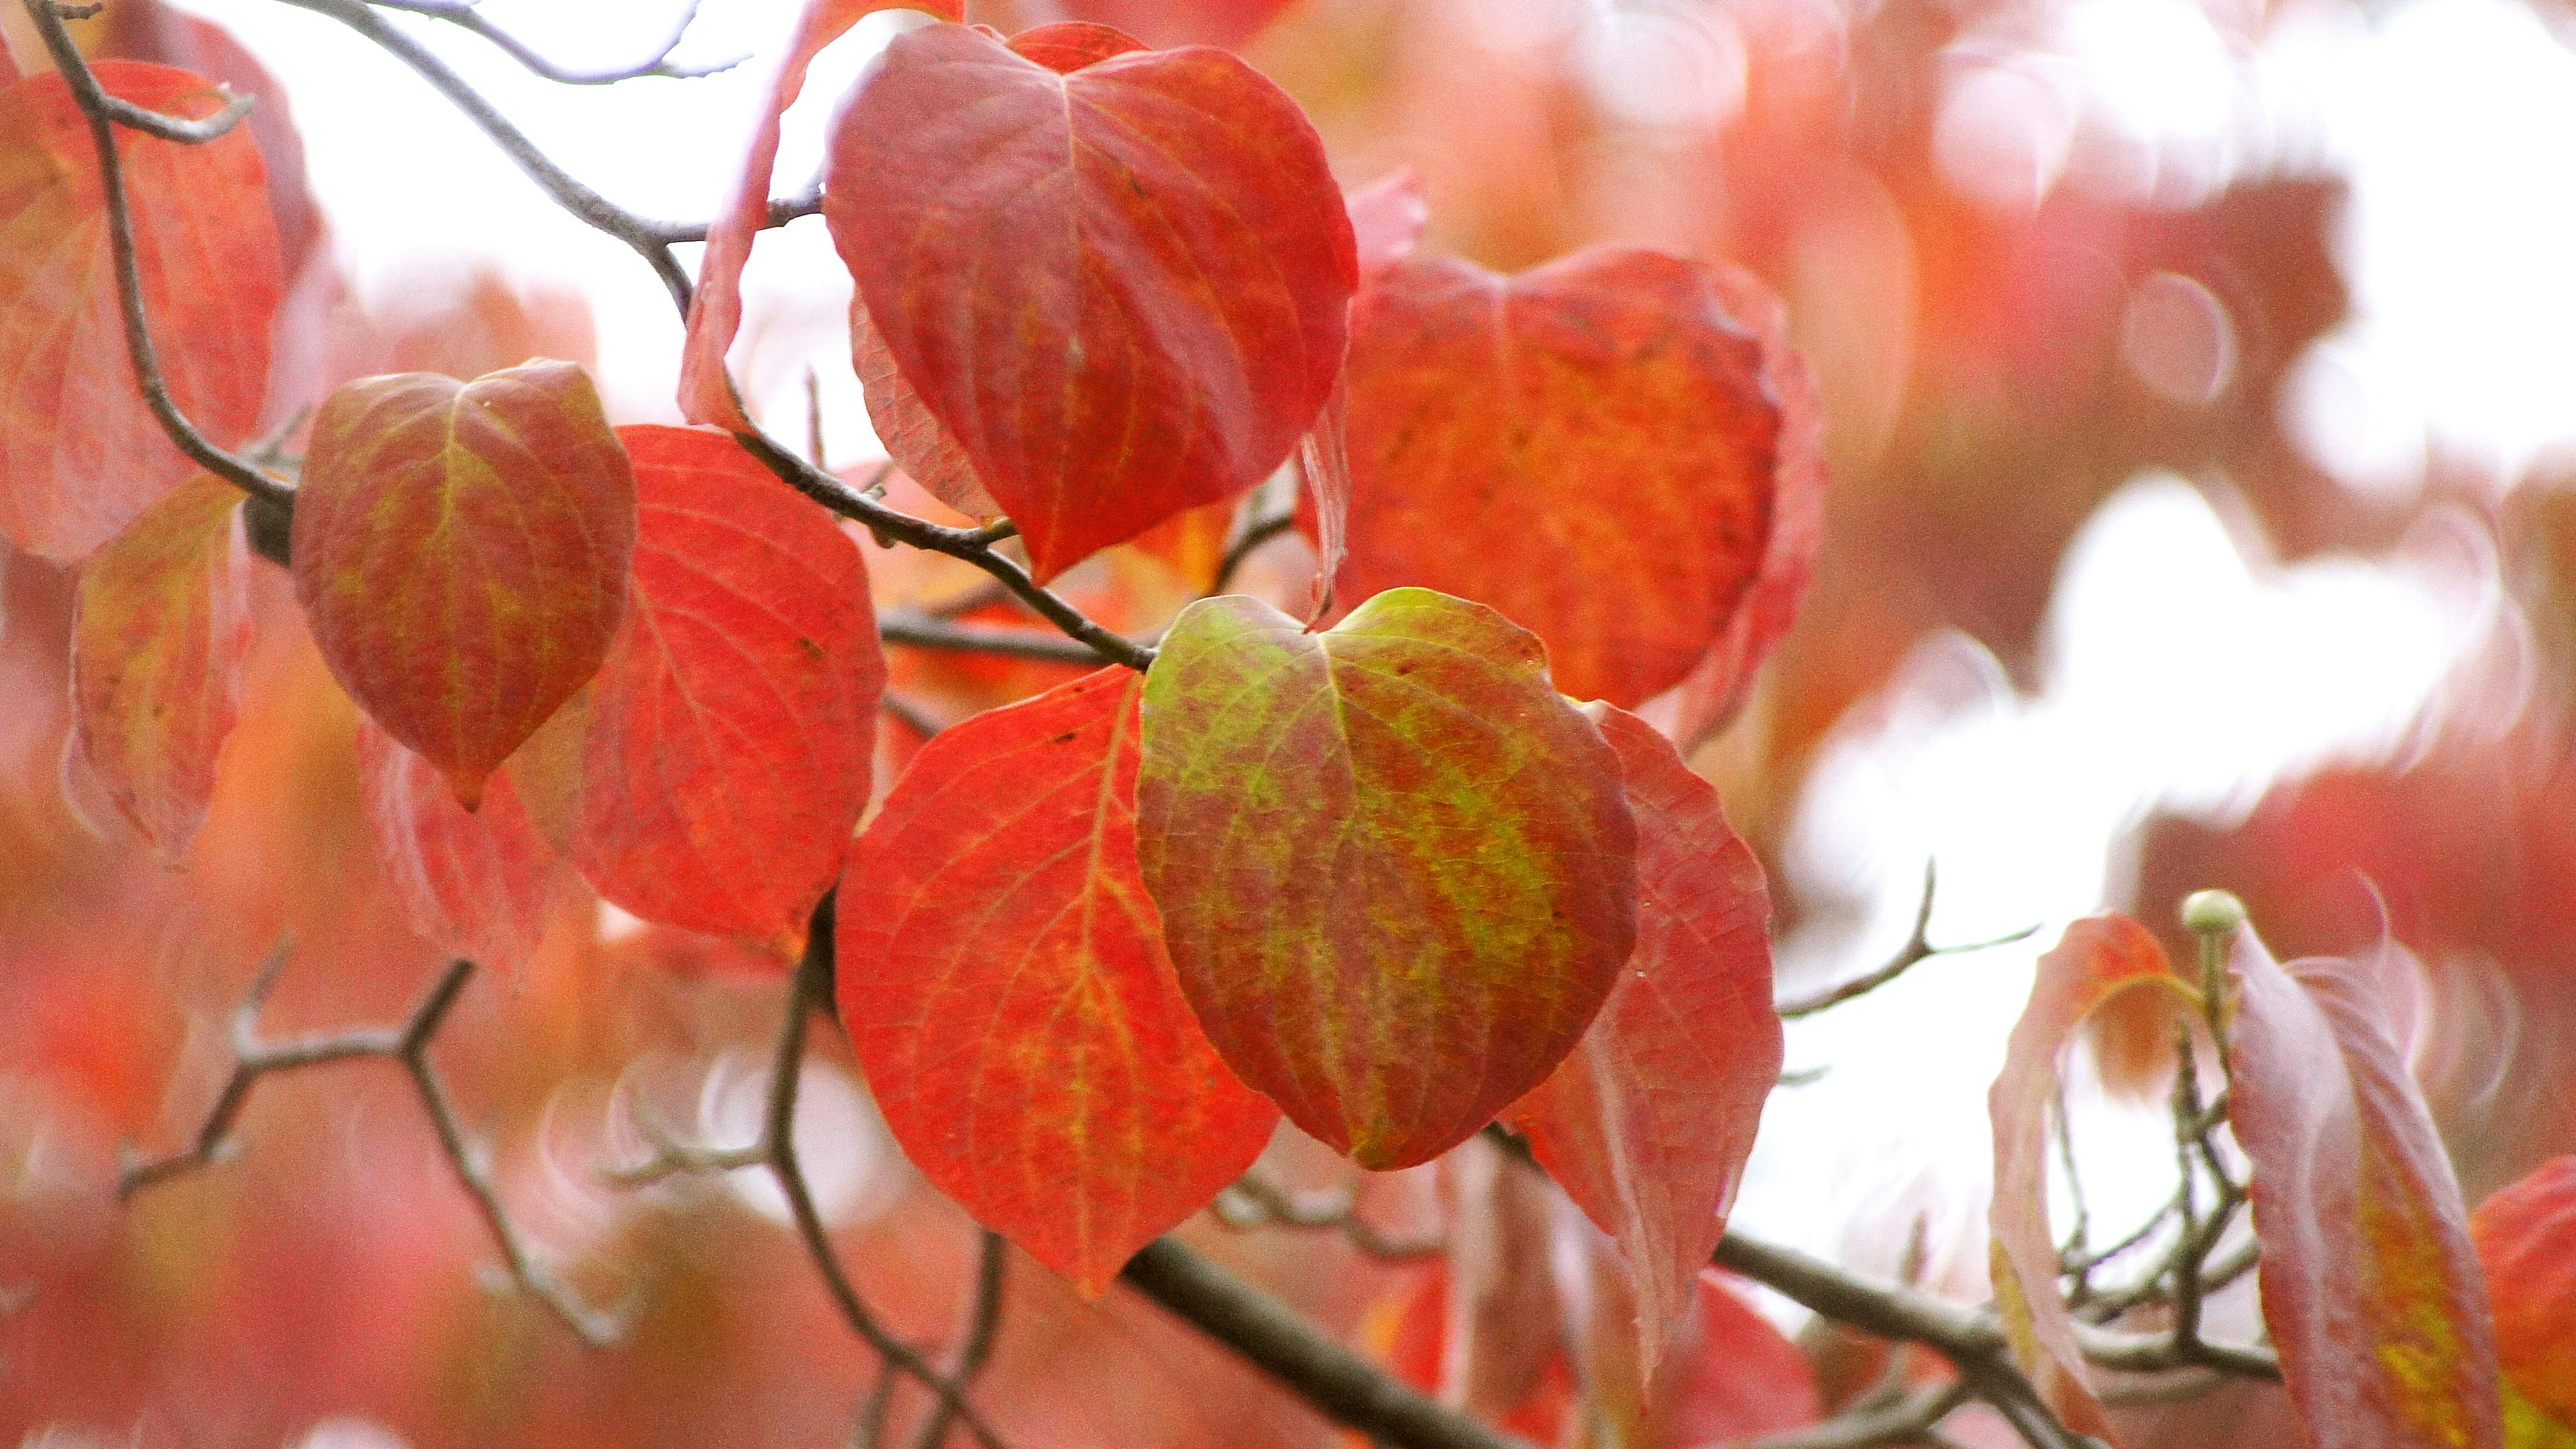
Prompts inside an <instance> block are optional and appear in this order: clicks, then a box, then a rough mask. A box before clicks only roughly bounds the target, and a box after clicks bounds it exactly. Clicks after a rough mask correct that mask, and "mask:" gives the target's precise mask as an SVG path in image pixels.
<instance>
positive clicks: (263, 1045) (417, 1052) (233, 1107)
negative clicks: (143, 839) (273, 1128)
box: [116, 947, 631, 1347]
mask: <svg viewBox="0 0 2576 1449" xmlns="http://www.w3.org/2000/svg"><path fill="white" fill-rule="evenodd" d="M285 964H286V950H285V948H284V947H280V948H279V949H278V950H277V951H275V952H274V953H272V954H271V955H270V956H269V959H268V961H267V962H266V964H264V965H263V966H261V968H260V972H259V975H258V977H257V978H256V979H254V980H253V981H252V983H251V988H250V990H249V992H248V993H247V994H245V995H244V996H243V998H242V1004H241V1005H240V1007H239V1008H237V1009H236V1010H235V1011H234V1013H233V1024H232V1048H233V1067H232V1072H231V1074H230V1075H229V1076H227V1077H226V1078H225V1079H224V1085H223V1089H222V1090H221V1091H220V1092H218V1093H216V1095H215V1102H214V1105H213V1106H212V1107H211V1108H209V1109H208V1110H207V1112H206V1120H205V1124H204V1125H203V1126H202V1127H201V1128H199V1129H198V1132H197V1136H196V1140H195V1141H194V1142H192V1143H190V1144H189V1145H188V1146H187V1147H185V1148H182V1149H180V1150H178V1151H176V1152H172V1153H169V1154H167V1155H165V1156H162V1157H157V1158H152V1159H149V1160H142V1161H129V1162H127V1163H126V1164H125V1165H124V1167H123V1168H122V1169H121V1170H120V1171H119V1172H118V1174H117V1184H116V1195H117V1196H118V1197H119V1198H130V1197H132V1196H133V1195H134V1194H136V1193H138V1192H141V1191H142V1190H143V1189H145V1188H147V1187H151V1186H153V1185H155V1184H157V1183H163V1182H167V1181H170V1180H171V1179H173V1178H176V1177H180V1176H183V1175H185V1174H188V1173H191V1172H195V1171H198V1170H200V1169H202V1168H206V1167H210V1166H213V1165H214V1164H216V1163H219V1162H221V1161H223V1160H224V1159H225V1158H226V1157H227V1156H229V1155H230V1153H231V1150H232V1147H233V1142H234V1139H233V1136H232V1129H233V1126H234V1124H235V1123H236V1122H237V1121H238V1120H239V1119H240V1117H241V1113H242V1109H243V1108H244V1107H246V1106H248V1105H249V1102H250V1095H251V1091H252V1089H253V1088H255V1087H256V1086H258V1085H259V1082H260V1080H261V1079H262V1078H264V1077H267V1076H270V1075H272V1074H274V1073H278V1072H289V1071H297V1070H300V1069H302V1068H305V1067H317V1066H323V1065H327V1064H329V1063H332V1062H345V1061H358V1060H365V1059H369V1058H374V1059H379V1060H384V1061H390V1062H393V1063H395V1064H396V1065H398V1066H400V1067H401V1068H402V1069H403V1071H404V1073H405V1074H406V1075H407V1076H409V1077H410V1079H411V1083H412V1087H413V1089H414V1091H415V1092H416V1093H417V1094H418V1095H419V1097H420V1102H421V1107H422V1109H423V1110H424V1111H425V1112H426V1113H427V1114H428V1116H429V1121H430V1125H431V1127H432V1128H434V1129H435V1130H436V1131H437V1133H438V1144H439V1148H440V1151H441V1152H442V1153H443V1154H444V1155H445V1157H446V1159H447V1163H448V1166H449V1168H450V1169H451V1170H452V1171H453V1172H454V1173H455V1174H456V1180H457V1183H458V1185H459V1186H461V1187H463V1188H464V1189H465V1192H466V1195H467V1196H468V1197H470V1198H472V1199H473V1200H474V1206H475V1210H476V1211H477V1212H478V1213H479V1214H481V1216H482V1218H483V1224H484V1227H485V1228H486V1229H487V1230H489V1232H490V1233H491V1236H492V1241H493V1243H494V1245H495V1246H497V1247H498V1248H499V1249H500V1250H501V1257H502V1260H503V1261H504V1262H505V1263H506V1264H507V1265H508V1267H509V1270H510V1276H511V1278H512V1279H513V1280H514V1281H516V1282H517V1283H518V1285H519V1287H520V1288H521V1289H522V1290H524V1291H525V1292H527V1293H528V1294H529V1295H530V1296H532V1297H534V1298H536V1299H537V1300H538V1301H539V1302H541V1303H543V1304H544V1305H545V1306H546V1308H547V1309H548V1310H549V1311H551V1312H552V1313H553V1314H554V1315H555V1317H557V1318H559V1319H561V1320H563V1323H564V1326H565V1327H567V1328H570V1329H571V1330H572V1331H573V1333H574V1334H575V1335H577V1336H578V1337H579V1338H580V1339H581V1341H582V1342H584V1343H586V1344H589V1345H591V1346H592V1347H600V1346H603V1345H606V1344H609V1343H613V1342H615V1341H616V1340H617V1339H618V1338H620V1337H622V1336H623V1335H624V1333H625V1329H626V1324H627V1321H628V1319H629V1318H630V1317H631V1313H630V1312H628V1311H625V1310H620V1311H617V1312H610V1313H604V1312H601V1311H600V1310H598V1309H594V1308H591V1307H589V1306H587V1305H585V1304H584V1303H582V1302H581V1300H580V1298H579V1297H578V1296H577V1295H575V1294H574V1293H573V1291H572V1289H571V1288H570V1287H569V1286H567V1285H566V1284H564V1283H563V1282H561V1281H560V1280H558V1279H556V1278H555V1277H554V1276H553V1275H552V1274H550V1273H548V1272H547V1271H546V1270H545V1269H544V1268H542V1267H540V1266H539V1265H538V1263H537V1262H536V1260H535V1258H534V1257H533V1256H531V1255H530V1253H529V1252H528V1248H527V1242H526V1240H525V1239H523V1238H522V1237H521V1236H520V1235H519V1230H518V1227H517V1226H516V1225H515V1224H514V1223H512V1222H511V1221H510V1216H509V1213H508V1211H507V1210H506V1209H505V1208H504V1207H503V1206H502V1204H501V1196H500V1192H499V1190H498V1189H497V1188H496V1187H495V1186H494V1185H493V1182H492V1176H491V1172H490V1170H489V1168H488V1167H487V1166H486V1165H485V1163H484V1161H483V1160H482V1153H481V1152H480V1150H479V1149H478V1148H477V1147H476V1146H475V1145H474V1144H473V1143H471V1142H469V1141H468V1140H467V1138H466V1135H465V1129H464V1127H463V1126H462V1125H461V1124H460V1123H459V1122H458V1120H457V1116H456V1108H455V1104H454V1102H453V1101H452V1100H451V1099H450V1098H449V1096H448V1094H447V1087H446V1084H445V1082H443V1081H442V1080H441V1079H440V1077H439V1075H438V1070H437V1068H436V1067H435V1066H433V1065H432V1064H431V1063H430V1060H429V1046H430V1042H431V1041H432V1039H434V1038H435V1037H436V1036H437V1034H438V1029H439V1028H440V1027H441V1026H442V1025H444V1024H445V1023H446V1021H447V1017H448V1012H449V1011H450V1009H451V1008H453V1007H454V1006H455V1005H456V999H457V997H458V996H459V995H460V994H462V993H463V992H464V990H465V984H466V982H467V981H468V980H469V979H471V978H472V976H473V974H474V963H473V962H471V961H455V962H451V963H449V965H448V967H447V969H446V970H445V971H444V972H442V973H440V975H439V978H438V980H437V982H436V983H435V984H433V985H432V986H431V987H430V989H429V993H428V994H427V995H426V996H423V997H422V998H421V1001H420V1004H419V1005H418V1006H416V1007H414V1008H412V1013H411V1015H410V1016H409V1017H408V1018H406V1019H405V1020H404V1022H403V1024H402V1025H400V1026H397V1027H358V1028H353V1029H351V1030H347V1031H341V1032H335V1033H330V1034H327V1035H311V1036H302V1037H296V1038H293V1039H291V1040H288V1041H282V1042H269V1041H263V1040H261V1039H260V1036H259V1012H260V1007H261V1006H262V1005H263V1004H265V1003H266V1001H267V999H268V993H269V990H270V988H272V987H273V986H275V985H276V982H277V975H278V972H279V971H280V970H281V969H282V968H283V967H284V966H285Z"/></svg>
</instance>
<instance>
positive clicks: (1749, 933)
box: [1506, 704, 1781, 1372]
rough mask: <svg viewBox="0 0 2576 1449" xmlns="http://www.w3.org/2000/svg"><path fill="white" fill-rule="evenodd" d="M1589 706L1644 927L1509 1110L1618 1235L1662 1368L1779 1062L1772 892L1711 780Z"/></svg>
mask: <svg viewBox="0 0 2576 1449" xmlns="http://www.w3.org/2000/svg"><path fill="white" fill-rule="evenodd" d="M1585 713H1587V714H1589V715H1591V716H1592V719H1593V722H1594V723H1595V724H1596V725H1598V726H1599V727H1600V729H1601V735H1602V738H1603V739H1605V740H1607V741H1609V744H1610V747H1611V748H1612V749H1613V750H1615V751H1617V752H1618V756H1619V763H1620V765H1621V767H1622V769H1623V772H1624V777H1625V779H1626V785H1627V796H1628V807H1629V809H1630V810H1631V811H1632V812H1634V814H1635V816H1636V821H1637V945H1636V949H1635V952H1634V953H1633V954H1632V955H1630V956H1629V958H1628V969H1627V970H1625V971H1622V972H1620V973H1619V984H1618V985H1617V986H1616V987H1615V988H1613V989H1612V991H1611V993H1610V999H1609V1000H1608V1002H1606V1003H1605V1004H1604V1005H1603V1006H1602V1008H1601V1014H1600V1015H1599V1016H1598V1017H1596V1018H1594V1019H1593V1022H1592V1028H1591V1030H1589V1031H1587V1032H1585V1033H1584V1034H1583V1041H1582V1043H1581V1044H1580V1045H1579V1046H1577V1047H1576V1048H1575V1049H1574V1052H1573V1054H1572V1055H1570V1056H1568V1057H1567V1058H1566V1059H1565V1061H1564V1062H1563V1063H1562V1064H1561V1065H1559V1066H1558V1067H1557V1069H1556V1071H1555V1073H1554V1074H1553V1075H1551V1076H1550V1077H1549V1078H1548V1079H1547V1080H1546V1081H1545V1082H1543V1083H1541V1084H1540V1086H1539V1088H1538V1089H1537V1090H1536V1091H1534V1092H1532V1093H1530V1094H1529V1095H1528V1096H1526V1097H1523V1098H1522V1099H1521V1100H1520V1101H1518V1102H1516V1103H1514V1104H1513V1106H1512V1109H1511V1111H1510V1112H1509V1113H1507V1114H1506V1120H1507V1121H1508V1122H1509V1123H1510V1124H1511V1126H1512V1127H1513V1129H1514V1130H1515V1131H1518V1132H1519V1133H1521V1134H1522V1135H1523V1136H1524V1137H1527V1138H1528V1139H1529V1144H1530V1152H1531V1154H1532V1155H1533V1156H1535V1157H1536V1158H1537V1159H1538V1161H1539V1165H1540V1166H1542V1167H1544V1168H1546V1169H1547V1170H1548V1174H1549V1175H1550V1176H1552V1177H1554V1178H1555V1179H1556V1181H1557V1183H1558V1185H1559V1186H1561V1187H1563V1188H1564V1189H1565V1192H1566V1196H1568V1197H1570V1198H1572V1199H1573V1200H1574V1202H1575V1205H1576V1206H1578V1207H1580V1208H1582V1209H1583V1211H1584V1214H1585V1215H1586V1216H1588V1217H1590V1218H1591V1219H1592V1221H1593V1222H1594V1224H1596V1225H1597V1226H1599V1227H1600V1229H1601V1230H1602V1231H1603V1232H1605V1233H1608V1234H1610V1235H1611V1236H1612V1237H1613V1238H1615V1239H1616V1240H1617V1241H1618V1244H1619V1248H1620V1251H1621V1252H1622V1253H1623V1254H1624V1255H1625V1256H1626V1258H1627V1260H1628V1264H1629V1267H1630V1269H1631V1271H1632V1272H1633V1273H1634V1274H1635V1277H1636V1284H1637V1294H1636V1298H1637V1315H1638V1329H1639V1335H1640V1357H1641V1359H1642V1363H1641V1365H1640V1367H1641V1368H1642V1369H1643V1370H1644V1371H1647V1372H1652V1371H1653V1369H1654V1367H1655V1365H1656V1363H1657V1362H1658V1361H1659V1360H1660V1359H1661V1358H1662V1353H1663V1342H1664V1338H1665V1335H1666V1334H1667V1333H1668V1332H1670V1330H1671V1329H1672V1326H1673V1324H1674V1323H1675V1321H1676V1320H1678V1319H1679V1318H1680V1316H1681V1314H1682V1313H1683V1311H1684V1310H1685V1309H1687V1308H1688V1307H1689V1306H1690V1304H1691V1300H1692V1296H1693V1294H1694V1293H1695V1292H1696V1291H1697V1290H1696V1289H1695V1287H1694V1285H1695V1284H1697V1283H1698V1282H1699V1278H1700V1274H1701V1272H1702V1271H1703V1270H1704V1269H1706V1268H1707V1266H1708V1260H1709V1254H1710V1253H1711V1252H1712V1251H1714V1250H1715V1249H1716V1247H1717V1240H1718V1237H1719V1235H1720V1234H1721V1233H1722V1232H1723V1231H1724V1230H1725V1226H1726V1214H1727V1210H1728V1208H1729V1207H1730V1206H1731V1205H1732V1204H1733V1202H1734V1199H1735V1189H1736V1186H1737V1184H1738V1183H1739V1182H1740V1181H1741V1180H1742V1176H1743V1172H1744V1160H1745V1157H1746V1156H1747V1155H1748V1154H1749V1153H1751V1152H1752V1150H1753V1135H1754V1129H1755V1128H1756V1127H1758V1126H1759V1125H1760V1123H1761V1120H1762V1104H1763V1102H1764V1101H1765V1100H1766V1099H1767V1098H1768V1097H1769V1096H1770V1095H1771V1088H1772V1085H1773V1084H1774V1083H1775V1082H1776V1081H1777V1080H1778V1078H1779V1074H1780V1057H1781V1038H1780V1018H1779V1015H1778V1014H1777V1013H1776V1012H1774V1011H1773V1010H1772V1009H1771V940H1770V923H1771V922H1770V917H1771V898H1770V893H1769V891H1768V890H1767V889H1766V888H1765V887H1764V884H1763V880H1762V864H1761V862H1760V861H1758V860H1756V859H1754V857H1753V851H1752V850H1751V848H1750V847H1748V846H1746V845H1745V843H1744V842H1743V841H1741V840H1739V839H1737V838H1736V835H1735V832H1734V831H1732V830H1730V829H1728V828H1727V824H1726V816H1725V814H1724V812H1723V810H1722V809H1721V808H1720V806H1719V804H1718V798H1717V790H1716V789H1715V787H1713V786H1711V785H1710V784H1709V783H1708V782H1707V781H1706V780H1703V779H1701V778H1700V777H1699V776H1697V775H1694V774H1692V773H1691V772H1690V768H1689V767H1688V766H1686V765H1684V764H1683V763H1682V760H1681V756H1679V755H1678V754H1676V753H1674V751H1673V747H1672V745H1671V744H1669V743H1668V742H1666V741H1665V739H1664V737H1663V736H1661V735H1659V734H1657V733H1655V731H1654V730H1653V728H1651V727H1650V726H1648V725H1647V724H1645V723H1644V722H1643V721H1641V720H1639V719H1637V718H1636V717H1635V716H1634V715H1631V714H1629V713H1627V712H1626V711H1624V710H1621V709H1618V708H1616V707H1613V706H1609V705H1598V704H1596V705H1589V706H1586V707H1585Z"/></svg>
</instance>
